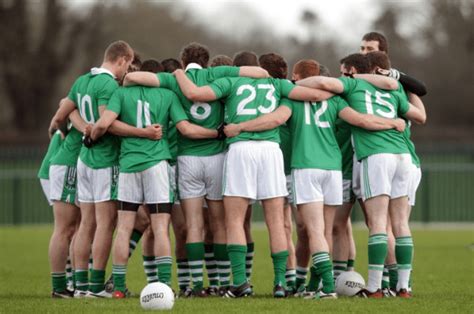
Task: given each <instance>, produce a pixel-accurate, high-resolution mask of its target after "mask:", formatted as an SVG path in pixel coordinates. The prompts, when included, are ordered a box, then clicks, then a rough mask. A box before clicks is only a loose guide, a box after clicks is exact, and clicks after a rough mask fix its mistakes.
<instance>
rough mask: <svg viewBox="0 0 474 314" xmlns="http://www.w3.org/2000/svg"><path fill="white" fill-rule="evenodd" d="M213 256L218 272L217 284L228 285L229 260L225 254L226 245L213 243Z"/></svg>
mask: <svg viewBox="0 0 474 314" xmlns="http://www.w3.org/2000/svg"><path fill="white" fill-rule="evenodd" d="M214 256H215V258H216V263H217V271H218V272H219V285H220V286H221V287H228V286H229V285H230V260H229V254H227V245H226V244H219V243H214Z"/></svg>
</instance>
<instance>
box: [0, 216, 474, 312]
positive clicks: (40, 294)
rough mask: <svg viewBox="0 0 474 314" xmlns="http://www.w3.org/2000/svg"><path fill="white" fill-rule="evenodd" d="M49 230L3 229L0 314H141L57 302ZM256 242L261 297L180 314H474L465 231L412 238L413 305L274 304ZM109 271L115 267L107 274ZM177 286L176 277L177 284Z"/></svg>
mask: <svg viewBox="0 0 474 314" xmlns="http://www.w3.org/2000/svg"><path fill="white" fill-rule="evenodd" d="M51 232H52V227H51V226H49V225H46V226H34V227H33V226H23V227H2V228H0V252H1V254H0V259H1V263H0V265H1V266H0V305H1V306H0V313H12V312H28V313H33V312H36V313H46V312H48V313H59V312H62V313H66V312H68V313H76V312H84V313H85V312H87V313H96V312H97V313H99V312H101V313H110V312H129V313H131V312H141V311H142V310H141V308H140V305H139V299H138V297H134V298H131V299H126V300H90V299H82V300H53V299H51V298H50V295H49V293H50V289H51V286H50V277H49V266H48V259H47V247H48V241H49V236H50V234H51ZM253 235H254V239H255V242H256V252H255V262H254V272H253V277H252V283H253V285H254V288H255V292H256V295H255V296H254V297H252V298H247V299H241V300H227V299H219V298H209V299H178V300H177V301H176V303H175V307H174V311H175V312H179V313H243V312H245V313H256V312H259V313H260V312H261V313H270V312H271V313H290V312H291V313H308V312H310V311H311V312H313V311H318V312H319V311H325V312H328V311H329V312H343V311H344V312H347V311H349V312H364V313H375V312H377V313H382V312H395V311H396V312H406V313H408V312H410V313H416V312H432V313H434V312H437V313H441V312H444V313H472V312H473V309H474V286H473V284H472V282H473V280H474V260H473V257H474V256H473V254H474V251H473V248H474V233H473V231H472V229H466V230H449V231H448V230H442V231H441V230H428V229H420V230H417V231H415V232H414V240H415V262H414V275H413V276H414V279H413V289H414V298H413V299H411V300H400V299H384V300H360V299H350V298H341V299H339V300H334V301H332V300H331V301H313V300H301V299H293V298H292V299H285V300H274V299H273V298H272V297H271V295H270V293H271V290H272V268H271V259H270V253H269V249H268V244H267V243H268V238H267V235H266V231H265V230H264V229H262V228H261V227H258V226H257V227H256V228H254V231H253ZM355 237H356V242H357V250H358V256H357V261H356V270H357V271H359V272H360V273H361V274H362V275H363V276H364V277H366V273H367V272H366V265H367V248H366V241H367V232H366V231H365V229H361V228H359V229H358V230H357V231H356V232H355ZM140 254H141V253H140V250H139V249H137V251H136V252H135V253H134V255H133V256H132V258H131V261H130V266H129V272H128V277H127V278H128V286H129V288H130V289H131V291H133V292H135V293H139V292H140V290H141V289H142V288H143V287H144V285H145V283H146V280H145V275H144V273H143V268H142V266H141V255H140ZM109 272H110V267H109ZM173 281H174V282H173V283H174V284H176V277H173Z"/></svg>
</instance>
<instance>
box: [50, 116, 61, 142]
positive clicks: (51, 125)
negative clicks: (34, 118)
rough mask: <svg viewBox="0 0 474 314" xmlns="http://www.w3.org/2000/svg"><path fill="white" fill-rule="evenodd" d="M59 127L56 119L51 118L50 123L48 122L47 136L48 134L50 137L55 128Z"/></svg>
mask: <svg viewBox="0 0 474 314" xmlns="http://www.w3.org/2000/svg"><path fill="white" fill-rule="evenodd" d="M58 129H59V124H58V122H57V121H56V120H54V119H53V120H51V123H50V124H49V127H48V136H49V139H51V138H52V137H53V135H54V133H55V132H56V130H58Z"/></svg>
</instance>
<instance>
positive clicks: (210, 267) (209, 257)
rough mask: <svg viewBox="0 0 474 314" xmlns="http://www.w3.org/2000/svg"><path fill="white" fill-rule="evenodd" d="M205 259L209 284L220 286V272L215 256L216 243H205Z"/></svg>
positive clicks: (214, 286)
mask: <svg viewBox="0 0 474 314" xmlns="http://www.w3.org/2000/svg"><path fill="white" fill-rule="evenodd" d="M204 259H205V261H206V271H207V279H208V280H209V286H210V287H213V288H217V287H218V286H219V272H218V269H217V264H216V259H215V257H214V245H213V244H205V245H204Z"/></svg>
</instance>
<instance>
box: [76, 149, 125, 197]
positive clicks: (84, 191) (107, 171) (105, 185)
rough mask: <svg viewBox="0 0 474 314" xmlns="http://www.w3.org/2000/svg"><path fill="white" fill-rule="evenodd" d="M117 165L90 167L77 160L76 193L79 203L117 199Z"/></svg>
mask: <svg viewBox="0 0 474 314" xmlns="http://www.w3.org/2000/svg"><path fill="white" fill-rule="evenodd" d="M118 175H119V167H118V166H113V167H107V168H102V169H92V168H90V167H89V166H87V165H86V164H84V163H83V162H82V161H81V158H79V159H78V160H77V193H78V196H79V202H81V203H100V202H105V201H115V200H117V182H118Z"/></svg>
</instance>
